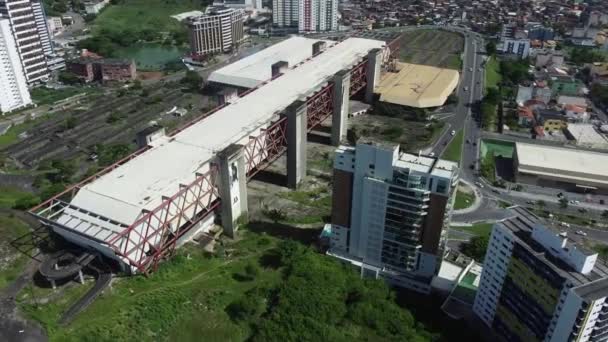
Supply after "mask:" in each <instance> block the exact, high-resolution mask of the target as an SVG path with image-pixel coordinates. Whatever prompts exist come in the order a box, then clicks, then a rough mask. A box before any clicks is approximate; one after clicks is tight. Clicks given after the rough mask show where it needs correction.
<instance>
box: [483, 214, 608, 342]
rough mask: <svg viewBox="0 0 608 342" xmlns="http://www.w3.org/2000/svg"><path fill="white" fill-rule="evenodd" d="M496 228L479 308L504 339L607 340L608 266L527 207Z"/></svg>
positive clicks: (486, 258)
mask: <svg viewBox="0 0 608 342" xmlns="http://www.w3.org/2000/svg"><path fill="white" fill-rule="evenodd" d="M512 211H513V214H514V216H513V217H512V218H509V219H506V220H504V221H502V222H498V223H496V224H495V225H494V227H493V229H492V234H491V236H490V241H489V244H488V250H487V252H486V256H485V260H484V264H483V272H482V275H481V281H480V283H479V289H478V291H477V296H476V297H475V304H474V305H473V311H474V312H475V314H476V315H477V316H478V317H479V318H481V320H482V321H483V322H485V323H486V324H487V325H488V326H490V327H491V328H492V329H493V330H494V331H496V332H497V333H498V334H499V335H501V336H503V337H504V338H505V340H506V341H525V342H528V341H606V340H608V301H607V300H606V299H607V297H608V268H607V267H606V265H605V264H604V263H603V262H602V261H600V260H598V259H597V257H598V255H597V253H595V252H592V251H589V250H587V249H585V248H584V247H583V246H581V245H580V244H579V243H576V242H575V241H573V240H571V239H569V238H568V235H567V234H566V233H564V232H561V231H560V230H559V229H558V228H557V227H554V226H553V225H552V224H550V223H548V222H544V221H542V220H541V219H540V218H538V217H537V216H535V215H534V214H532V213H530V212H528V211H527V210H525V209H523V208H515V209H513V210H512Z"/></svg>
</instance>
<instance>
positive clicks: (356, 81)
mask: <svg viewBox="0 0 608 342" xmlns="http://www.w3.org/2000/svg"><path fill="white" fill-rule="evenodd" d="M366 84H367V58H365V59H363V61H362V62H361V63H359V64H357V65H356V66H354V67H353V68H352V70H351V71H350V96H353V95H355V94H356V93H357V92H358V91H359V90H361V89H363V88H364V87H365V85H366Z"/></svg>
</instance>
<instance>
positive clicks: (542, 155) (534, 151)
mask: <svg viewBox="0 0 608 342" xmlns="http://www.w3.org/2000/svg"><path fill="white" fill-rule="evenodd" d="M515 151H516V155H517V161H518V169H517V171H518V172H522V173H526V174H532V175H537V176H540V177H545V178H550V179H555V180H563V181H566V182H572V183H575V184H580V185H586V184H595V186H608V167H607V165H608V154H606V153H598V152H591V151H584V150H579V149H569V148H560V147H552V146H544V145H533V144H525V143H519V142H518V143H516V144H515Z"/></svg>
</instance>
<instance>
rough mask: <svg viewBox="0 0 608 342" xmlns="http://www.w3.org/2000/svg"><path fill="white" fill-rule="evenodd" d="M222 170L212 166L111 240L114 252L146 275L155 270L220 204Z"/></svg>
mask: <svg viewBox="0 0 608 342" xmlns="http://www.w3.org/2000/svg"><path fill="white" fill-rule="evenodd" d="M217 173H218V169H217V166H215V165H213V164H212V165H210V168H209V170H208V171H207V172H206V173H203V174H199V173H197V174H196V176H197V177H196V179H195V180H194V181H193V182H192V183H190V184H188V185H183V184H182V185H180V188H181V189H180V191H178V192H177V193H176V194H175V195H173V196H171V197H163V202H162V203H161V204H160V205H159V206H158V207H156V208H155V209H153V210H151V211H142V214H143V215H142V216H141V217H140V218H139V219H138V220H136V221H135V222H134V223H133V224H131V225H130V226H129V227H128V228H127V229H125V230H123V231H122V232H121V233H120V234H118V235H115V236H114V237H113V238H112V239H110V240H109V241H107V243H108V244H109V245H110V247H111V248H112V249H114V251H115V252H116V254H118V255H119V256H122V257H123V258H125V259H127V260H128V261H129V263H130V264H131V265H133V266H135V267H137V269H138V270H139V271H140V272H142V273H147V272H149V271H150V270H155V269H156V267H157V265H158V262H159V261H160V260H162V258H164V257H165V256H166V255H167V254H170V253H171V252H173V250H174V249H175V245H176V243H177V241H178V239H179V238H180V237H181V236H182V235H184V234H185V233H187V232H188V231H189V230H190V229H191V228H192V227H193V226H194V225H196V224H197V223H198V222H200V221H201V220H203V219H204V218H205V217H207V215H209V214H210V213H211V212H213V210H214V209H215V208H217V207H218V206H219V204H220V200H219V192H218V189H217V186H216V179H217Z"/></svg>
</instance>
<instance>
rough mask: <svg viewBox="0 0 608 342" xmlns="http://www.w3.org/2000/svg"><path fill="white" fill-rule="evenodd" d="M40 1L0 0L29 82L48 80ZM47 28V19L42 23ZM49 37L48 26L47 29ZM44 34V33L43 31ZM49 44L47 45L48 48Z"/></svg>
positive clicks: (1, 11)
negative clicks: (40, 23) (40, 21)
mask: <svg viewBox="0 0 608 342" xmlns="http://www.w3.org/2000/svg"><path fill="white" fill-rule="evenodd" d="M39 6H40V3H39V2H37V1H34V0H0V14H1V15H2V17H3V18H7V19H8V20H9V22H10V24H11V31H12V33H13V37H14V39H15V42H16V44H17V51H18V53H19V58H20V60H21V65H22V66H23V70H24V73H25V78H26V80H27V82H28V84H32V83H35V82H38V81H43V80H46V79H47V78H48V76H49V70H48V66H47V63H46V57H45V46H44V45H45V44H43V40H44V39H43V38H41V32H43V30H42V29H41V28H39V25H38V23H37V17H39V16H40V15H41V14H42V15H44V13H43V12H41V11H40V10H39V9H40V7H39ZM35 9H36V10H35ZM42 26H44V27H45V28H46V21H44V22H43V23H42ZM46 33H47V39H50V38H48V28H47V29H46ZM42 35H43V36H44V33H42ZM48 48H49V46H47V47H46V49H47V50H48Z"/></svg>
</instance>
